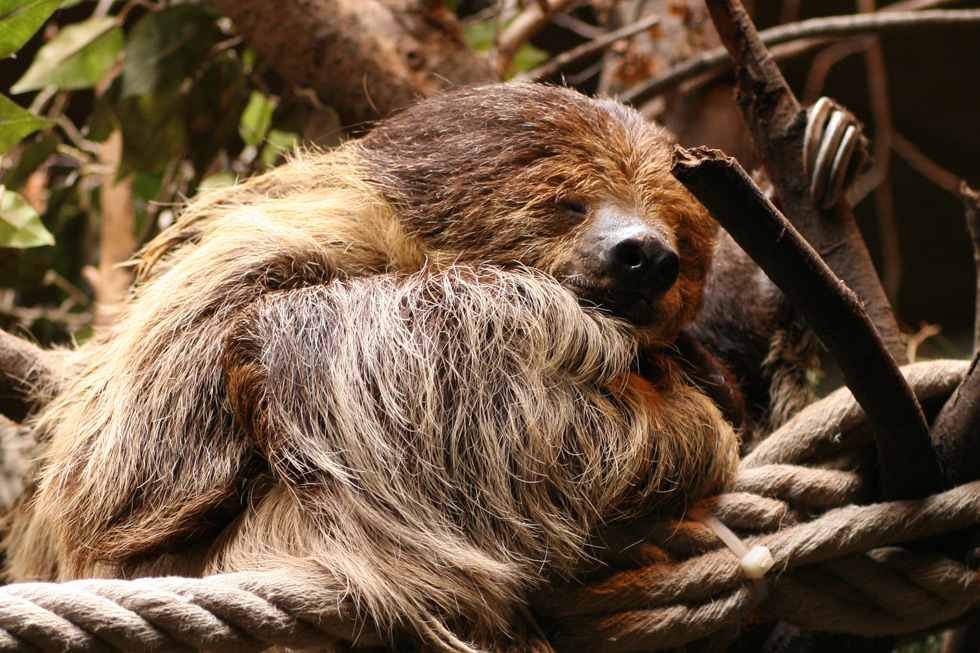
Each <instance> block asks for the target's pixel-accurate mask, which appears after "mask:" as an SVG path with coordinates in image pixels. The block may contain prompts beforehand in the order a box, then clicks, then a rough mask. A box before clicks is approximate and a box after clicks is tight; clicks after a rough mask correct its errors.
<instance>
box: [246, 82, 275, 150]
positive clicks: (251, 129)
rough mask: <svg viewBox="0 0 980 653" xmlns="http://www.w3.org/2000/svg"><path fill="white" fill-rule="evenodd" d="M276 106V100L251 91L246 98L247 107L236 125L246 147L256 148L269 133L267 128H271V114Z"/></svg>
mask: <svg viewBox="0 0 980 653" xmlns="http://www.w3.org/2000/svg"><path fill="white" fill-rule="evenodd" d="M278 104H279V99H278V98H275V97H271V96H267V95H264V94H263V93H260V92H259V91H252V94H251V95H250V96H249V98H248V105H247V106H246V107H245V110H244V111H242V118H241V121H240V122H239V123H238V133H239V134H240V135H241V137H242V140H243V141H245V143H246V144H247V145H254V146H256V147H258V146H259V145H260V144H261V143H262V139H264V138H265V135H266V134H267V133H269V127H271V126H272V114H273V112H274V111H275V110H276V106H277V105H278Z"/></svg>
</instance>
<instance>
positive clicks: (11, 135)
mask: <svg viewBox="0 0 980 653" xmlns="http://www.w3.org/2000/svg"><path fill="white" fill-rule="evenodd" d="M50 124H51V121H50V120H46V119H44V118H41V117H39V116H35V115H34V114H33V113H31V112H30V111H28V110H27V109H23V108H21V107H19V106H17V105H16V104H15V103H14V102H13V101H11V100H9V99H7V98H5V97H4V96H2V95H0V152H6V151H7V149H9V148H10V146H12V145H13V144H14V143H16V142H18V141H19V140H20V139H22V138H24V137H25V136H27V135H28V134H30V133H31V132H35V131H37V130H38V129H41V128H42V127H45V126H47V125H50Z"/></svg>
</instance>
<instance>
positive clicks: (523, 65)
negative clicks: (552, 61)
mask: <svg viewBox="0 0 980 653" xmlns="http://www.w3.org/2000/svg"><path fill="white" fill-rule="evenodd" d="M549 56H550V55H549V54H548V53H547V52H545V51H544V50H539V49H538V48H536V47H534V46H533V45H531V44H530V43H525V44H524V45H522V46H521V47H519V48H518V49H517V52H515V53H514V58H513V59H511V62H510V70H509V71H508V73H509V74H508V75H507V77H508V78H510V77H513V76H514V74H516V73H526V72H527V71H529V70H531V69H532V68H534V67H536V66H537V65H538V64H542V63H544V62H545V61H546V60H547V59H548V57H549Z"/></svg>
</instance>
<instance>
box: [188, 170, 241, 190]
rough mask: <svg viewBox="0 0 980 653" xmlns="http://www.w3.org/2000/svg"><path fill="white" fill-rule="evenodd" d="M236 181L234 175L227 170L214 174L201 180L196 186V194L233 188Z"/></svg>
mask: <svg viewBox="0 0 980 653" xmlns="http://www.w3.org/2000/svg"><path fill="white" fill-rule="evenodd" d="M236 181H238V179H237V178H236V177H235V175H233V174H232V173H230V172H228V171H227V170H222V171H221V172H216V173H214V174H213V175H210V176H208V177H205V178H204V179H202V180H201V183H200V184H198V186H197V192H198V193H203V192H204V191H206V190H213V189H215V188H224V187H226V186H234V185H235V182H236Z"/></svg>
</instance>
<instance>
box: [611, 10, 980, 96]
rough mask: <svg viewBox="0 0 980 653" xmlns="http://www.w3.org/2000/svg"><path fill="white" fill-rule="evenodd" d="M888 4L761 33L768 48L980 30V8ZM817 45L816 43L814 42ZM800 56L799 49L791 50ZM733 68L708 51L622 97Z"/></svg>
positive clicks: (719, 53) (721, 54)
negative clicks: (897, 8) (914, 8)
mask: <svg viewBox="0 0 980 653" xmlns="http://www.w3.org/2000/svg"><path fill="white" fill-rule="evenodd" d="M888 9H889V8H888V7H885V8H884V9H881V10H879V11H876V12H874V13H872V14H863V15H857V16H829V17H826V18H811V19H810V20H804V21H801V22H799V23H792V24H790V25H780V26H778V27H773V28H770V29H767V30H765V31H763V32H760V33H759V36H760V37H761V38H762V42H763V43H765V44H766V46H768V47H773V46H777V45H781V44H784V43H790V42H793V41H801V40H804V39H814V38H826V37H839V36H848V35H854V34H888V33H896V32H904V31H910V30H921V29H978V28H980V9H962V10H941V9H940V10H932V11H921V12H911V11H910V12H901V13H898V12H892V11H888ZM814 45H816V44H814ZM786 54H787V55H796V54H799V52H795V51H794V52H787V53H786ZM731 68H732V61H731V58H730V57H729V56H728V51H727V50H726V49H725V48H714V49H712V50H706V51H705V52H702V53H701V54H699V55H698V56H696V57H691V58H690V59H685V60H684V61H682V62H681V63H679V64H677V65H676V66H674V67H673V68H671V69H670V70H668V71H667V72H665V73H663V74H662V75H659V76H658V77H655V78H653V79H651V80H649V81H646V82H644V83H642V84H637V85H636V86H634V87H633V88H631V89H629V90H628V91H627V92H625V93H623V94H622V95H621V97H620V99H622V101H623V102H628V103H630V104H635V105H640V104H643V103H644V102H648V101H650V100H652V99H653V98H655V97H657V96H658V95H660V94H661V93H663V92H664V91H667V90H669V89H672V88H674V87H675V86H677V85H678V84H680V83H682V82H685V81H687V80H689V79H693V78H695V77H697V76H698V75H702V74H704V73H708V72H715V73H721V72H725V71H728V70H731Z"/></svg>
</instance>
